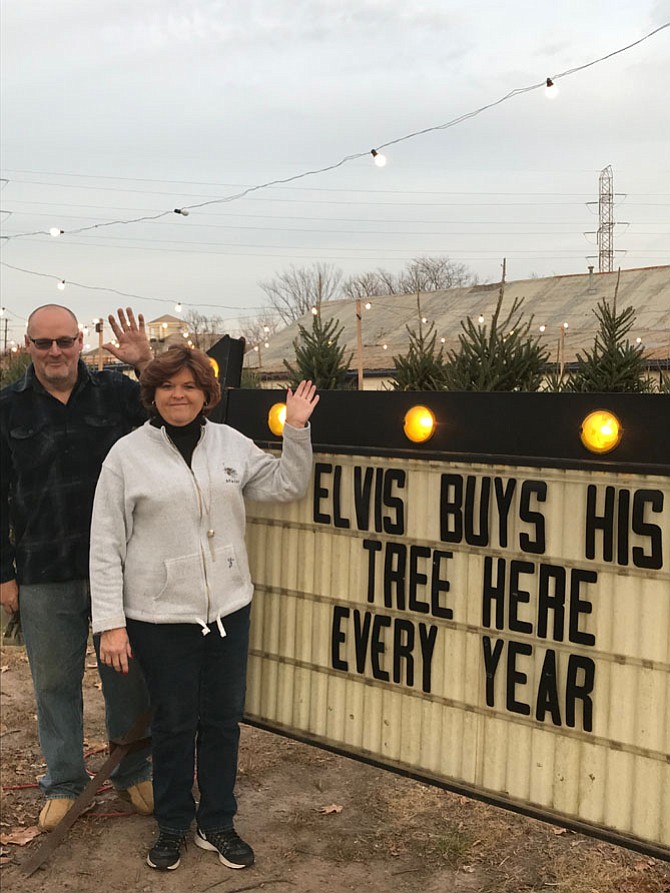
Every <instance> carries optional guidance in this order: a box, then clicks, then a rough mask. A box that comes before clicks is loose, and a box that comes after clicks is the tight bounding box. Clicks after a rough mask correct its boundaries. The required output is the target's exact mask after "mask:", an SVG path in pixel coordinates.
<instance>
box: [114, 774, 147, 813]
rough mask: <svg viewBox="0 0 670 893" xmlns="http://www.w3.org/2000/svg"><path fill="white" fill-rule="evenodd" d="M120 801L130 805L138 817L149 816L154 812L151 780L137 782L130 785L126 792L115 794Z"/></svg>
mask: <svg viewBox="0 0 670 893" xmlns="http://www.w3.org/2000/svg"><path fill="white" fill-rule="evenodd" d="M116 793H117V794H118V795H119V797H121V799H122V800H128V801H129V802H130V803H132V805H133V807H134V809H135V812H138V813H139V814H140V815H151V814H152V812H153V811H154V785H153V782H152V781H151V779H149V780H148V781H138V782H137V784H134V785H131V786H130V787H129V788H128V790H127V791H117V792H116Z"/></svg>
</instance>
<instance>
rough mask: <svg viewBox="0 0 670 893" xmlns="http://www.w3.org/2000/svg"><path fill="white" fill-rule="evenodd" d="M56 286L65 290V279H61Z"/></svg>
mask: <svg viewBox="0 0 670 893" xmlns="http://www.w3.org/2000/svg"><path fill="white" fill-rule="evenodd" d="M56 288H58V289H60V291H65V280H64V279H61V281H60V282H59V283H58V285H57V286H56Z"/></svg>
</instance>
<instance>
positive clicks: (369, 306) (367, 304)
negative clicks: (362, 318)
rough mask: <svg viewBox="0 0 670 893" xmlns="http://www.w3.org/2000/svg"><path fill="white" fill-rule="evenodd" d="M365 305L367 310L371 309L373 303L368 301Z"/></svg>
mask: <svg viewBox="0 0 670 893" xmlns="http://www.w3.org/2000/svg"><path fill="white" fill-rule="evenodd" d="M364 307H365V309H366V310H369V309H370V308H371V307H372V304H371V303H370V302H369V301H366V302H365V304H364Z"/></svg>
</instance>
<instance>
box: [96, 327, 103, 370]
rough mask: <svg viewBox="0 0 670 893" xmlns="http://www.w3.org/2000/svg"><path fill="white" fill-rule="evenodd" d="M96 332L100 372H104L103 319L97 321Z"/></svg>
mask: <svg viewBox="0 0 670 893" xmlns="http://www.w3.org/2000/svg"><path fill="white" fill-rule="evenodd" d="M95 331H96V332H97V333H98V370H102V367H103V366H104V363H103V360H102V320H101V319H96V321H95Z"/></svg>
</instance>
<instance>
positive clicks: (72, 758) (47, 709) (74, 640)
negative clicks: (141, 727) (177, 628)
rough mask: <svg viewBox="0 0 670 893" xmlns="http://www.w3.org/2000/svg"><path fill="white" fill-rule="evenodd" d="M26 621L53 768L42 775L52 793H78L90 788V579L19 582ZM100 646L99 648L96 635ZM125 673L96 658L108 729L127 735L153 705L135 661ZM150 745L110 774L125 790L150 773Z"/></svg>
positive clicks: (43, 742)
mask: <svg viewBox="0 0 670 893" xmlns="http://www.w3.org/2000/svg"><path fill="white" fill-rule="evenodd" d="M19 607H20V610H21V627H22V629H23V635H24V638H25V643H26V651H27V652H28V660H29V662H30V670H31V672H32V676H33V685H34V687H35V700H36V701H37V726H38V731H39V737H40V746H41V748H42V754H43V756H44V759H45V761H46V764H47V774H46V775H45V777H44V778H43V779H42V780H41V782H40V787H41V788H42V791H43V792H44V794H45V795H46V796H47V798H48V799H51V798H55V797H63V798H67V799H73V798H75V797H77V795H78V794H79V793H80V792H81V791H82V790H83V789H84V788H85V787H86V785H87V784H88V782H89V777H88V775H87V773H86V769H85V766H84V754H83V739H84V717H83V697H82V681H83V677H84V663H85V660H86V646H87V642H88V633H89V618H90V616H91V600H90V594H89V586H88V580H70V581H68V582H67V583H35V584H26V585H23V586H20V587H19ZM95 646H96V652H97V649H98V647H99V643H98V637H97V636H96V639H95ZM130 665H131V669H130V672H129V673H128V675H127V676H123V675H122V674H121V673H117V672H116V671H115V670H113V669H112V668H111V667H106V666H104V664H100V663H98V670H99V673H100V678H101V680H102V691H103V694H104V697H105V711H106V720H107V734H108V736H109V738H110V739H117V740H118V739H119V738H122V737H123V736H124V735H125V734H126V733H127V732H128V731H129V730H130V728H131V726H132V725H133V723H134V722H135V720H136V718H137V717H138V716H139V715H140V714H141V713H142V712H143V711H144V710H147V709H148V707H149V696H148V692H147V688H146V684H145V682H144V677H143V675H142V671H141V669H140V667H139V665H138V664H137V661H134V660H132V661H130ZM149 753H150V748H149V747H146V748H144V749H142V750H140V751H137V752H136V753H133V754H129V755H128V756H127V757H125V758H124V759H123V760H122V761H121V763H120V764H119V765H118V766H117V767H116V769H115V770H114V772H113V773H112V775H111V780H112V782H113V783H114V786H115V787H116V788H117V789H119V790H125V789H127V788H129V787H131V786H132V785H134V784H137V782H139V781H144V780H146V779H148V778H151V764H150V763H149V761H148V756H149Z"/></svg>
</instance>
